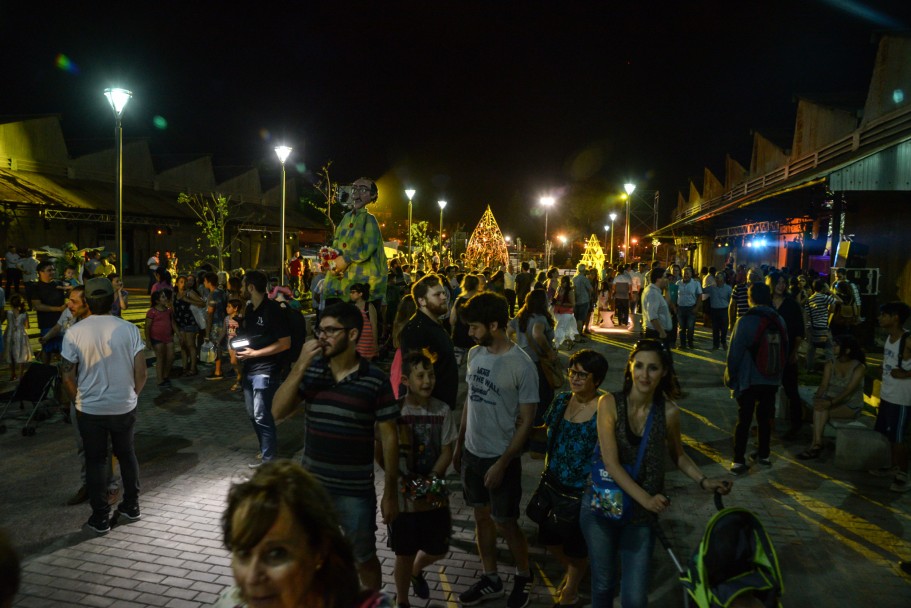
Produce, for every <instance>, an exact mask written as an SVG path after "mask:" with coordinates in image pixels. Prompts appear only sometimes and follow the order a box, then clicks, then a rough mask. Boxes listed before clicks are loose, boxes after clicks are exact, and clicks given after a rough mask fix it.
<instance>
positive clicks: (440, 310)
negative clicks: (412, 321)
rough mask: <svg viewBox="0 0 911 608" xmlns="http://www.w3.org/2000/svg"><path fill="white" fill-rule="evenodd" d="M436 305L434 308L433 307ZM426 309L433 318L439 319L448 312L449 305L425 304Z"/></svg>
mask: <svg viewBox="0 0 911 608" xmlns="http://www.w3.org/2000/svg"><path fill="white" fill-rule="evenodd" d="M435 307H436V308H435ZM427 311H428V312H429V313H430V315H431V316H432V317H433V318H434V319H439V318H440V317H442V316H443V315H445V314H446V313H447V312H449V306H447V305H446V304H439V305H437V304H429V303H428V304H427Z"/></svg>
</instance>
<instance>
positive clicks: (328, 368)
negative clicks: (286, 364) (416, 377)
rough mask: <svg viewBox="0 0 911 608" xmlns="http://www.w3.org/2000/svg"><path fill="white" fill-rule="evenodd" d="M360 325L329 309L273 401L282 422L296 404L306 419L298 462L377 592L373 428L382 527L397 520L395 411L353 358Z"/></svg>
mask: <svg viewBox="0 0 911 608" xmlns="http://www.w3.org/2000/svg"><path fill="white" fill-rule="evenodd" d="M363 326H364V318H363V316H361V313H360V311H359V310H358V309H357V307H356V306H355V305H354V304H351V303H350V302H340V303H337V304H332V305H330V306H327V307H326V309H325V310H324V311H323V314H322V315H321V316H320V320H319V325H318V326H317V329H316V331H315V334H316V339H314V340H309V341H307V342H306V343H305V344H304V346H303V348H302V349H301V355H300V358H298V360H297V361H296V362H295V363H294V365H293V366H292V368H291V371H290V373H289V374H288V377H287V378H286V379H285V382H284V383H283V384H282V385H281V387H280V388H279V389H278V392H276V394H275V399H274V400H273V414H274V415H275V418H276V420H280V419H282V418H284V417H285V416H287V415H289V414H291V413H292V411H293V410H294V408H295V407H296V406H297V404H298V403H299V402H301V400H303V405H304V415H305V417H306V435H305V438H304V454H303V457H302V459H301V463H302V464H303V465H304V467H305V468H306V469H307V470H308V471H310V473H312V474H313V476H314V477H316V479H317V480H319V482H320V483H321V484H322V485H323V487H325V488H326V490H327V491H328V492H329V495H330V496H331V497H332V501H333V503H334V505H335V509H336V512H337V513H338V515H339V521H340V522H341V526H342V529H343V530H344V532H345V536H346V537H347V538H348V540H349V541H350V542H351V544H352V547H353V549H354V558H355V561H356V562H357V568H358V574H359V575H360V577H361V583H362V584H363V585H364V586H365V587H367V588H369V589H375V590H378V589H380V587H381V586H382V571H381V569H380V562H379V559H377V556H376V492H375V490H374V480H373V454H374V451H373V445H374V431H373V429H374V425H376V426H378V427H379V431H380V437H381V441H382V446H383V463H384V470H385V472H386V474H385V484H384V487H383V498H382V502H381V505H380V510H381V512H382V515H383V522H384V523H386V524H387V525H388V524H389V523H391V522H392V520H393V519H395V517H396V516H397V515H398V512H399V505H398V494H397V488H398V459H399V453H398V450H399V444H398V431H397V427H396V419H397V418H398V417H399V407H398V405H397V404H396V401H395V396H394V395H393V393H392V386H391V385H390V384H389V377H388V376H387V375H386V374H385V373H384V372H383V371H382V370H381V369H379V368H378V367H376V366H375V365H373V364H372V363H370V362H369V361H368V360H366V359H363V358H361V357H360V356H359V355H358V354H357V350H356V347H357V340H358V337H359V336H360V334H361V330H362V328H363Z"/></svg>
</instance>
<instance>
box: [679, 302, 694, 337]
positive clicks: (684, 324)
mask: <svg viewBox="0 0 911 608" xmlns="http://www.w3.org/2000/svg"><path fill="white" fill-rule="evenodd" d="M695 309H696V307H695V306H678V307H677V319H678V320H679V321H680V346H686V345H690V346H692V345H693V332H695V331H696V313H695Z"/></svg>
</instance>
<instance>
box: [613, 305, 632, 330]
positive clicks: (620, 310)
mask: <svg viewBox="0 0 911 608" xmlns="http://www.w3.org/2000/svg"><path fill="white" fill-rule="evenodd" d="M614 305H615V306H616V307H617V323H619V324H620V325H623V326H627V325H629V300H624V299H620V298H615V299H614Z"/></svg>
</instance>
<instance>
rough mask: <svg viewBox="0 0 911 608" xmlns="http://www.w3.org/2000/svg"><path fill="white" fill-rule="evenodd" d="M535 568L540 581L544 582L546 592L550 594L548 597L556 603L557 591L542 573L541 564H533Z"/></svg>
mask: <svg viewBox="0 0 911 608" xmlns="http://www.w3.org/2000/svg"><path fill="white" fill-rule="evenodd" d="M535 568H537V569H538V575H540V577H541V580H542V581H544V586H545V587H547V592H548V593H550V597H551V598H552V599H553V600H554V601H556V600H557V590H556V588H554V584H553V583H552V582H551V581H550V577H549V576H547V574H545V573H544V568H542V567H541V564H539V563H538V562H535Z"/></svg>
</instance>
